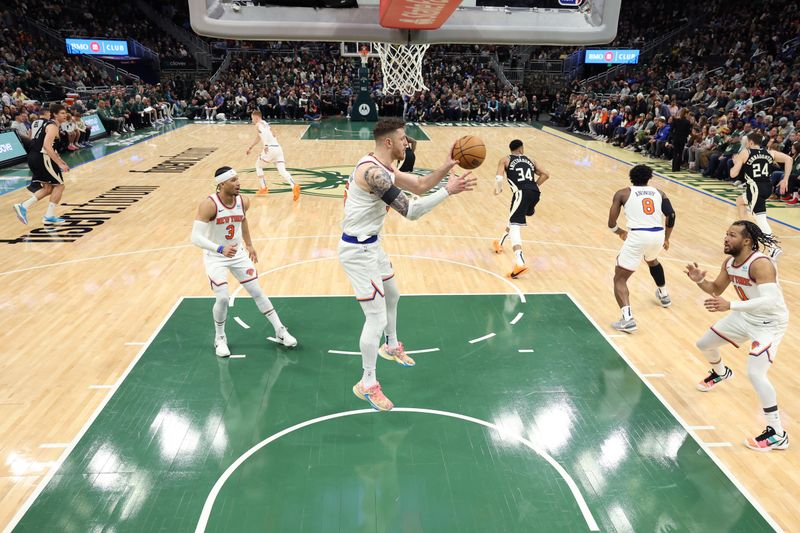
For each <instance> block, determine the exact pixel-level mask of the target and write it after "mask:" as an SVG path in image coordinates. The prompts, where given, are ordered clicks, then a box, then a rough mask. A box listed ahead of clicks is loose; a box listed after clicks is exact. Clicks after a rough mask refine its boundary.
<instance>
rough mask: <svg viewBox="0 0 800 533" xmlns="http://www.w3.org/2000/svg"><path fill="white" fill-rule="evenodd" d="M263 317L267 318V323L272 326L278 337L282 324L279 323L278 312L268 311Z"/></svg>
mask: <svg viewBox="0 0 800 533" xmlns="http://www.w3.org/2000/svg"><path fill="white" fill-rule="evenodd" d="M264 316H265V317H267V320H269V323H270V324H272V327H273V328H275V335H280V333H281V330H282V329H283V327H284V326H283V323H282V322H281V319H280V317H279V316H278V312H277V311H276V310H275V309H270V310H269V311H267V312H266V313H264Z"/></svg>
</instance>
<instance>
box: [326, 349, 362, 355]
mask: <svg viewBox="0 0 800 533" xmlns="http://www.w3.org/2000/svg"><path fill="white" fill-rule="evenodd" d="M328 353H338V354H341V355H361V352H348V351H345V350H328Z"/></svg>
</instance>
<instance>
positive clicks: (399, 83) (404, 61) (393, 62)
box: [372, 43, 430, 96]
mask: <svg viewBox="0 0 800 533" xmlns="http://www.w3.org/2000/svg"><path fill="white" fill-rule="evenodd" d="M372 46H373V49H374V50H375V52H377V53H378V56H380V58H381V72H383V92H384V94H387V93H390V92H391V93H393V92H395V91H400V94H402V95H403V96H412V95H413V94H414V93H416V92H417V91H427V90H428V87H426V86H425V82H424V81H423V80H422V59H423V58H424V57H425V51H426V50H427V49H428V47H429V46H430V45H429V44H390V43H372Z"/></svg>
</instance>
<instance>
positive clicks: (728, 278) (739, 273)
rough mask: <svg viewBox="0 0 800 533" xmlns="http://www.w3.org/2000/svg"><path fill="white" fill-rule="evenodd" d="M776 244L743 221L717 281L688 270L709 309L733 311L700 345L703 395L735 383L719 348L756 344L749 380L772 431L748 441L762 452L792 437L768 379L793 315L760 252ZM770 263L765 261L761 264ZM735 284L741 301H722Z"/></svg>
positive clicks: (728, 241) (733, 232)
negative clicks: (705, 367) (705, 370)
mask: <svg viewBox="0 0 800 533" xmlns="http://www.w3.org/2000/svg"><path fill="white" fill-rule="evenodd" d="M776 244H777V243H776V242H775V240H774V239H773V238H772V237H771V236H770V235H769V234H767V233H765V232H764V231H763V230H762V229H761V227H760V226H759V225H757V224H755V223H753V222H750V221H749V220H738V221H736V222H734V223H733V224H731V227H730V228H728V231H727V233H726V234H725V248H724V249H725V253H726V254H727V255H729V256H730V257H729V258H727V259H725V261H723V263H722V268H721V269H720V272H719V274H718V275H717V279H716V280H714V281H706V279H705V278H706V272H705V271H702V270H700V268H698V266H697V263H693V264H689V265H686V274H687V275H688V276H689V278H690V279H691V280H692V281H694V282H695V283H697V285H698V286H699V287H700V288H701V289H702V290H703V291H705V292H707V293H708V294H710V295H711V298H709V299H707V300H706V301H705V307H706V309H708V310H709V311H711V312H716V311H728V310H730V311H731V313H730V314H728V316H726V317H725V318H723V319H722V320H719V321H717V322H716V323H715V324H714V325H713V326H711V328H710V329H709V330H708V331H707V332H706V334H705V335H703V336H702V337H700V339H699V340H698V341H697V347H698V348H699V349H700V350H701V351H702V352H703V355H705V356H706V358H707V359H708V362H709V363H711V367H712V368H711V371H710V372H709V375H708V376H707V377H706V378H705V379H703V380H702V381H701V382H700V383H698V384H697V388H698V390H700V391H703V392H707V391H710V390H712V389H713V388H715V387H716V386H718V385H719V384H720V383H721V382H722V381H724V380H727V379H731V378H732V377H733V371H732V370H731V369H730V368H728V367H727V366H725V365H724V364H722V356H721V355H720V354H719V347H720V346H722V345H724V344H725V343H727V342H729V343H731V344H733V345H734V346H735V347H737V348H738V347H739V344H740V343H744V342H747V341H750V342H751V345H750V352H749V353H750V356H749V357H748V359H747V374H748V376H749V377H750V383H752V385H753V388H754V389H755V390H756V393H757V394H758V398H759V400H760V401H761V407H762V409H763V410H764V417H765V418H766V419H767V428H766V429H765V430H764V431H763V432H762V433H761V434H760V435H758V436H756V437H755V438H750V439H746V440H745V441H744V443H745V445H746V446H747V447H748V448H751V449H753V450H757V451H759V452H768V451H770V450H785V449H786V448H788V447H789V437H788V435H787V433H786V431H784V429H783V426H782V424H781V418H780V415H779V414H778V398H777V394H776V393H775V387H773V386H772V383H770V381H769V379H768V378H767V372H769V369H770V367H771V366H772V363H773V362H775V357H777V355H778V345H779V344H780V342H781V339H783V335H784V333H786V328H787V326H788V324H789V310H788V309H787V308H786V303H785V302H784V299H783V292H782V291H781V288H780V285H779V284H778V275H777V270H776V269H775V264H774V263H773V261H771V260H770V258H769V257H768V256H766V255H764V254H762V253H761V252H760V251H759V248H761V247H762V246H763V247H764V249H765V250H771V249H774V247H775V245H776ZM762 259H766V261H762ZM730 283H733V288H734V289H735V290H736V294H738V295H739V299H740V301H738V302H728V301H727V300H725V299H724V298H722V297H721V296H719V295H720V294H722V293H723V292H724V291H725V289H726V288H727V287H728V285H729V284H730Z"/></svg>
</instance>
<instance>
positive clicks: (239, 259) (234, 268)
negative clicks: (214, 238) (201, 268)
mask: <svg viewBox="0 0 800 533" xmlns="http://www.w3.org/2000/svg"><path fill="white" fill-rule="evenodd" d="M240 250H241V251H240V252H239V253H237V254H236V255H235V256H234V257H224V256H220V255H216V256H214V255H205V256H203V261H204V262H205V265H206V274H207V275H208V279H209V281H211V284H212V285H216V286H220V285H224V284H226V283H228V272H230V273H231V274H233V277H234V278H236V280H237V281H238V282H239V283H241V284H244V283H247V282H248V281H253V280H254V279H258V271H257V270H256V266H255V265H254V264H253V261H251V260H250V257H249V256H248V255H247V251H246V250H244V249H240ZM242 252H244V253H242Z"/></svg>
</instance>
